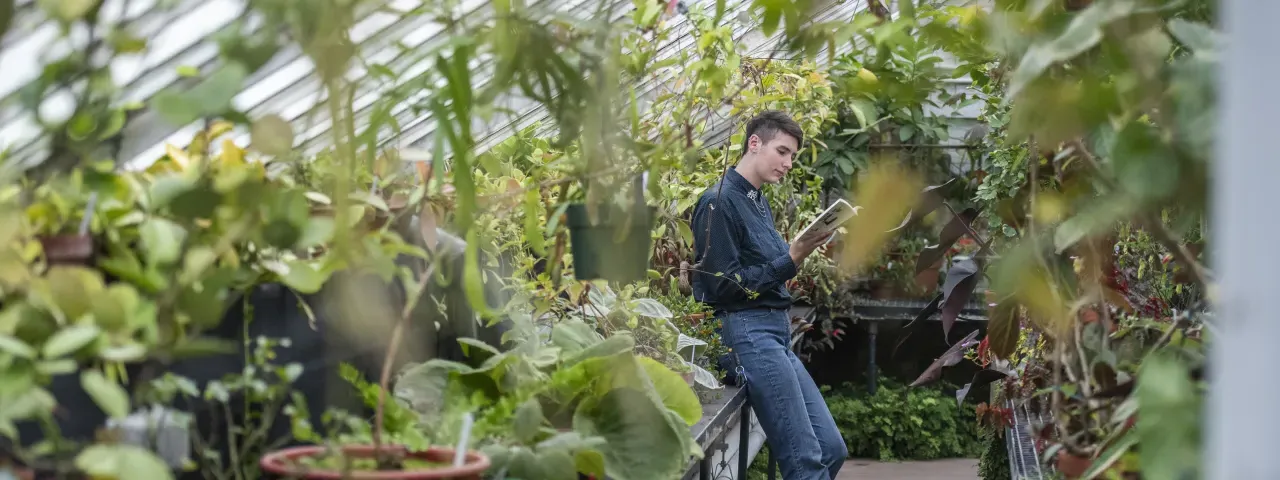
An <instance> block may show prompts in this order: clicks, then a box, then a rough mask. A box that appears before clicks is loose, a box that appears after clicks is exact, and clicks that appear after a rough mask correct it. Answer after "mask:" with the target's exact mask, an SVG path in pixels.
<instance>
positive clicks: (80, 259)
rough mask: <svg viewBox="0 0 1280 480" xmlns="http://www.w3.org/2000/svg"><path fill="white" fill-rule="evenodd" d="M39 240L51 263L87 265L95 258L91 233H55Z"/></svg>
mask: <svg viewBox="0 0 1280 480" xmlns="http://www.w3.org/2000/svg"><path fill="white" fill-rule="evenodd" d="M39 240H40V246H41V247H42V248H43V249H44V256H45V258H47V259H48V260H49V263H50V264H58V265H87V264H88V263H89V259H90V258H93V237H91V236H89V235H54V236H51V237H39Z"/></svg>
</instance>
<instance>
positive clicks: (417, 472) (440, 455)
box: [259, 445, 489, 480]
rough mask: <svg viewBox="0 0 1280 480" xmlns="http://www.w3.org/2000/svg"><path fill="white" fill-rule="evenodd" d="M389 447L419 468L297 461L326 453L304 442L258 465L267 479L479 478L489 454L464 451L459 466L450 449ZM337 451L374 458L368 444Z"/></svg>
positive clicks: (397, 479) (372, 449)
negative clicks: (345, 467) (366, 467)
mask: <svg viewBox="0 0 1280 480" xmlns="http://www.w3.org/2000/svg"><path fill="white" fill-rule="evenodd" d="M382 449H383V451H388V450H390V451H391V452H393V453H395V454H396V455H399V456H402V457H403V459H404V460H407V461H411V462H413V463H418V464H420V465H421V467H422V468H409V467H406V468H405V469H401V470H355V469H352V470H350V471H342V470H341V467H335V468H325V467H312V466H306V465H302V464H301V460H303V459H308V458H311V459H318V458H321V457H323V456H324V455H326V454H328V453H330V450H329V449H328V448H326V447H323V446H318V445H307V446H301V447H292V448H286V449H283V450H277V451H274V452H271V453H268V454H266V455H263V456H262V460H261V461H260V462H259V465H260V466H261V467H262V471H263V473H265V474H266V475H267V478H276V479H300V480H337V479H352V480H480V479H481V478H482V475H483V474H484V472H485V471H486V470H488V469H489V457H486V456H485V455H484V454H482V453H480V452H476V451H469V452H467V453H466V457H465V461H464V462H463V464H462V466H460V467H454V466H452V462H453V457H454V450H453V449H450V448H438V447H433V448H430V449H427V450H425V451H420V452H411V451H407V450H405V449H404V448H402V447H391V446H386V447H382ZM341 452H342V455H343V456H344V457H346V458H347V459H353V460H362V459H363V460H371V459H373V458H375V450H374V447H373V446H372V445H346V446H343V447H341Z"/></svg>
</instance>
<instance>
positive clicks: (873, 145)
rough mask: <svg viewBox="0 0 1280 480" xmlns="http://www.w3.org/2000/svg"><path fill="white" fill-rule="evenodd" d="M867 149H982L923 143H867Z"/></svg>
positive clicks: (976, 146)
mask: <svg viewBox="0 0 1280 480" xmlns="http://www.w3.org/2000/svg"><path fill="white" fill-rule="evenodd" d="M867 148H883V149H911V148H938V149H956V150H977V149H979V148H982V147H981V146H979V145H946V144H940V143H923V144H920V145H912V144H908V143H869V144H867Z"/></svg>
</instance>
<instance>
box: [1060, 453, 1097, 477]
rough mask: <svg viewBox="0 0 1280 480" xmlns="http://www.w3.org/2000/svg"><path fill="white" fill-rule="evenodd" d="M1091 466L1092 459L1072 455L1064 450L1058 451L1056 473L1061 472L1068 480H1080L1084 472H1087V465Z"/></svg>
mask: <svg viewBox="0 0 1280 480" xmlns="http://www.w3.org/2000/svg"><path fill="white" fill-rule="evenodd" d="M1092 464H1093V459H1091V458H1089V457H1082V456H1079V455H1073V454H1071V453H1069V452H1067V451H1066V450H1058V471H1059V472H1062V476H1064V477H1067V478H1068V479H1075V478H1080V476H1081V475H1084V472H1085V471H1087V470H1089V465H1092Z"/></svg>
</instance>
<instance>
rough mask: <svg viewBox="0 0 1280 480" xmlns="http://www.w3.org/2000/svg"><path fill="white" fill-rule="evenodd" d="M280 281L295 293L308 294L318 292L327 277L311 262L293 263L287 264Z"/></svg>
mask: <svg viewBox="0 0 1280 480" xmlns="http://www.w3.org/2000/svg"><path fill="white" fill-rule="evenodd" d="M280 280H281V281H282V282H284V284H285V285H287V286H288V287H289V288H292V289H293V290H295V291H297V292H300V293H307V294H310V293H316V292H318V291H320V287H323V286H324V282H325V281H326V280H328V275H327V274H325V273H324V272H322V271H320V268H319V267H318V266H317V265H315V264H313V263H311V262H305V261H295V262H290V263H289V264H288V271H287V272H286V273H285V274H284V275H282V276H281V277H280Z"/></svg>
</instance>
